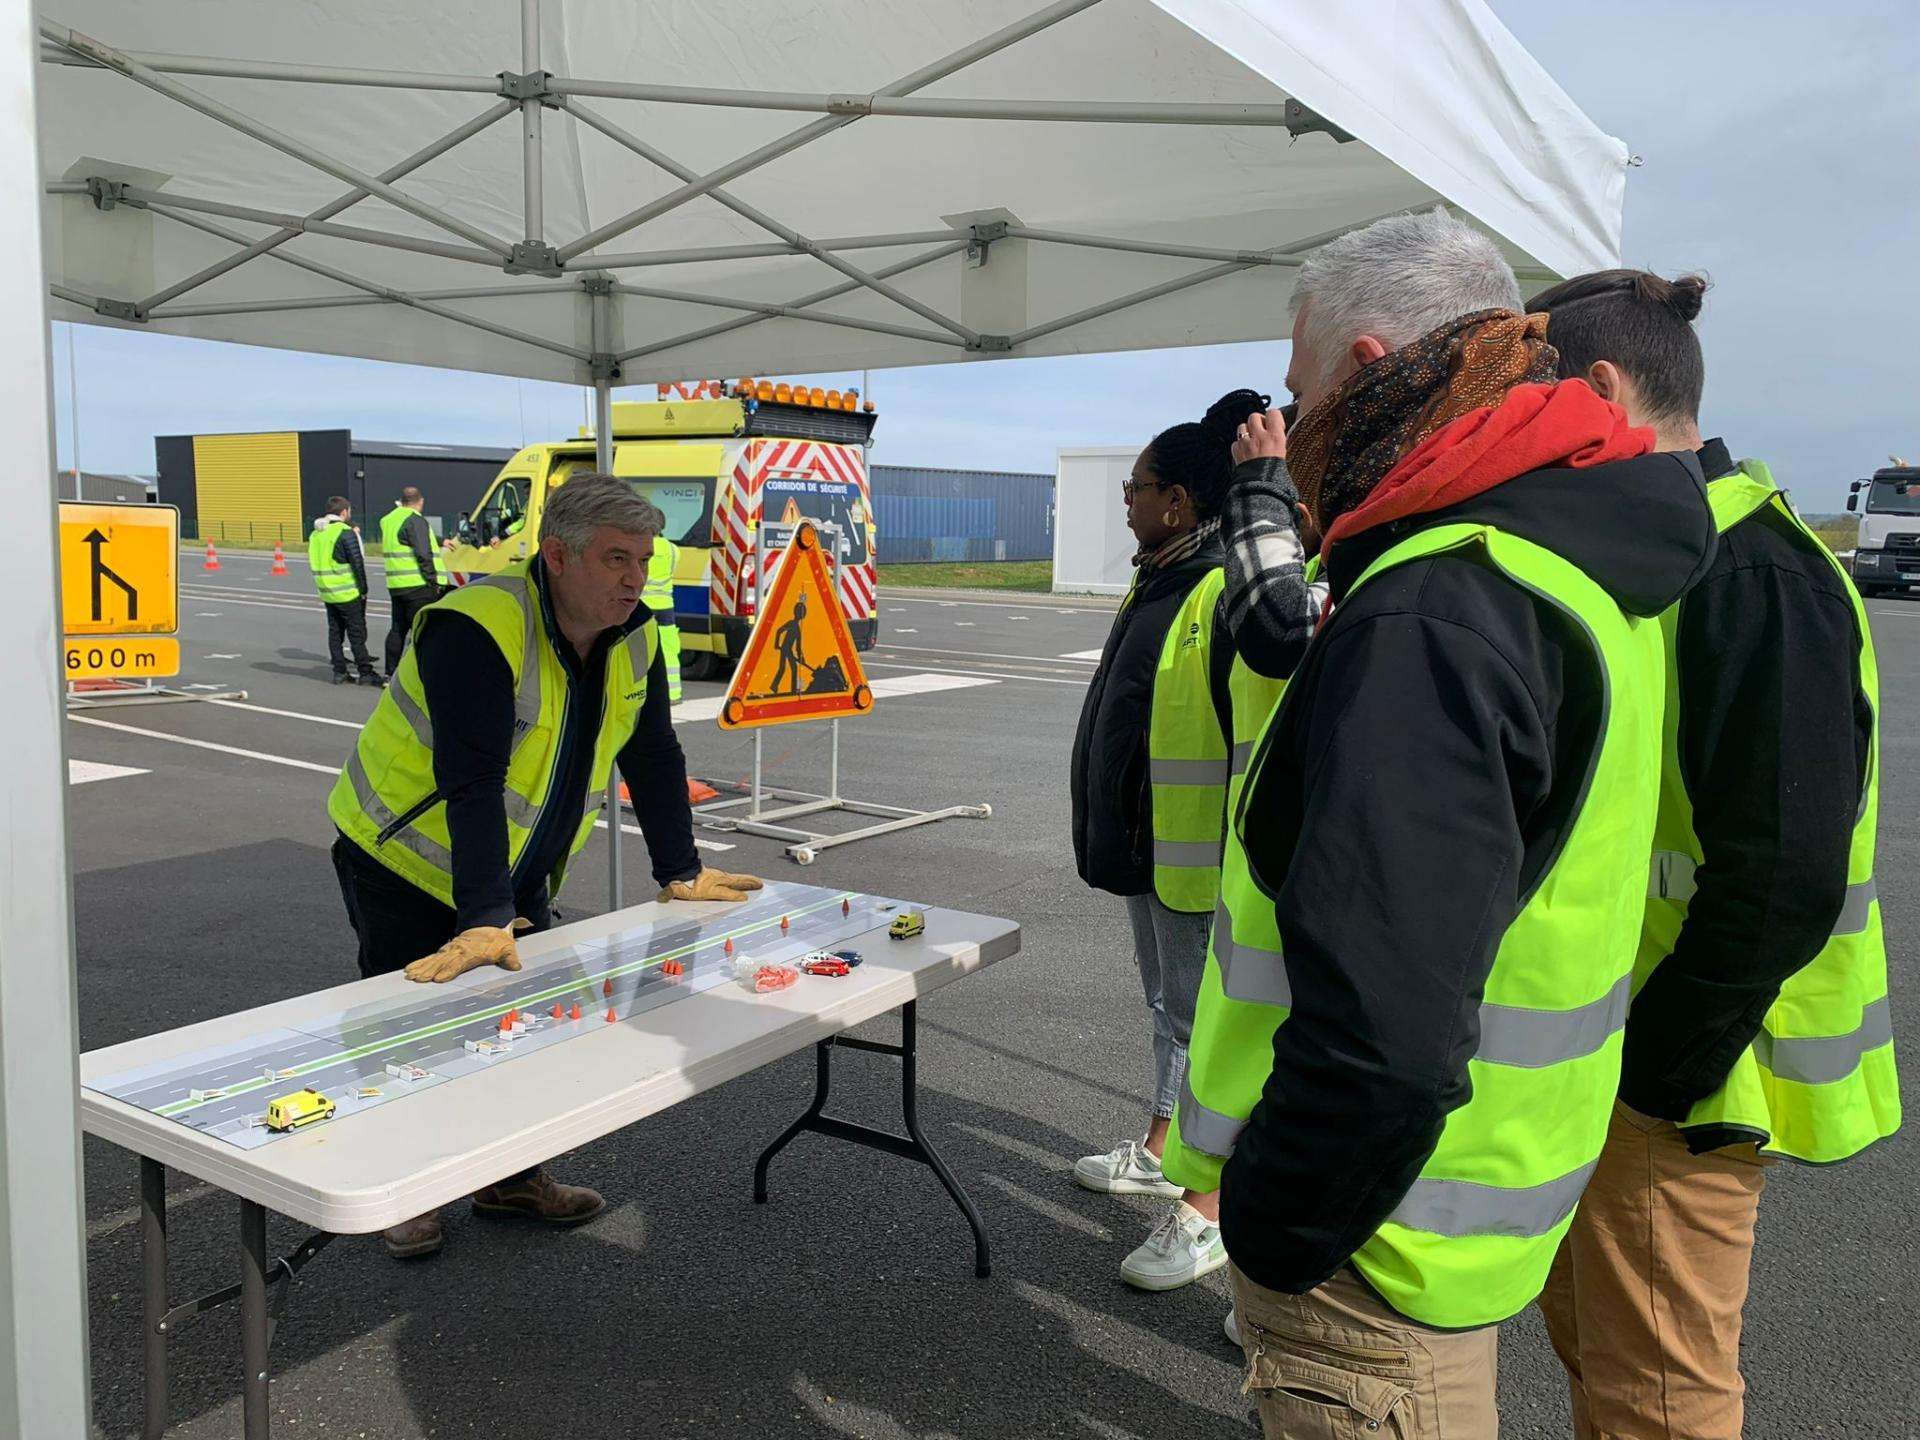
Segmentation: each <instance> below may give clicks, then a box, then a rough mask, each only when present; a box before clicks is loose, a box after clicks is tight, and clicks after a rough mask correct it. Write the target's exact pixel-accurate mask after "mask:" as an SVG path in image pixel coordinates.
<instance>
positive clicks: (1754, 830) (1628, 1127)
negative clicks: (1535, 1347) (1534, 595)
mask: <svg viewBox="0 0 1920 1440" xmlns="http://www.w3.org/2000/svg"><path fill="white" fill-rule="evenodd" d="M1705 291H1706V283H1705V281H1703V280H1702V279H1700V278H1699V277H1698V276H1693V275H1686V276H1682V277H1681V278H1679V279H1677V280H1665V279H1662V278H1661V277H1660V276H1658V275H1653V274H1649V273H1648V272H1646V271H1644V270H1603V271H1600V272H1598V273H1597V274H1592V275H1582V276H1579V277H1578V278H1576V279H1572V280H1568V281H1566V282H1565V283H1563V284H1560V285H1556V286H1554V287H1553V288H1552V289H1551V290H1548V291H1546V292H1544V293H1543V294H1540V295H1537V296H1535V297H1534V300H1533V304H1532V308H1533V309H1534V310H1536V311H1540V312H1544V313H1545V314H1546V316H1547V317H1548V326H1547V338H1548V340H1549V341H1550V342H1551V343H1552V345H1553V347H1554V349H1555V350H1556V351H1558V353H1559V357H1560V361H1559V363H1560V373H1561V374H1562V375H1563V376H1568V377H1577V378H1579V379H1583V380H1585V381H1586V382H1587V383H1588V384H1589V385H1590V386H1591V387H1592V388H1593V390H1594V391H1595V392H1596V393H1597V394H1599V395H1600V396H1601V397H1602V398H1604V399H1607V400H1610V401H1612V402H1613V403H1615V404H1616V405H1618V406H1620V407H1621V408H1622V409H1623V410H1625V411H1626V414H1627V418H1628V419H1629V420H1630V421H1631V422H1632V423H1633V424H1635V425H1644V426H1647V427H1649V428H1651V429H1652V431H1653V433H1654V436H1655V441H1656V445H1657V448H1658V449H1659V450H1662V451H1669V452H1679V453H1686V452H1691V453H1693V454H1694V455H1696V456H1697V457H1698V459H1699V463H1700V468H1701V471H1702V472H1703V473H1704V475H1705V477H1706V481H1707V499H1708V502H1709V504H1710V505H1711V507H1712V510H1713V517H1714V522H1715V526H1716V528H1717V529H1718V531H1719V545H1718V549H1717V551H1716V553H1715V555H1714V559H1713V563H1712V565H1711V567H1710V568H1709V569H1708V570H1707V573H1706V575H1705V576H1704V577H1703V578H1702V579H1701V581H1700V583H1699V584H1698V585H1696V586H1694V587H1693V588H1692V589H1691V590H1689V591H1688V592H1687V594H1686V595H1685V597H1684V598H1682V599H1681V600H1680V602H1679V603H1678V604H1677V605H1674V606H1672V607H1670V608H1668V609H1667V610H1666V611H1665V612H1664V613H1663V614H1662V615H1661V617H1660V624H1661V628H1662V630H1663V632H1664V633H1665V636H1666V638H1667V642H1668V643H1667V650H1668V664H1667V700H1666V704H1667V722H1666V727H1665V733H1664V737H1663V746H1662V758H1661V766H1662V773H1661V784H1660V799H1659V810H1658V819H1657V821H1656V825H1655V831H1654V853H1653V858H1652V862H1651V864H1650V867H1649V875H1648V883H1647V900H1646V913H1645V918H1644V921H1643V926H1642V933H1641V939H1640V949H1639V954H1638V956H1637V958H1636V961H1635V965H1634V973H1633V982H1634V986H1635V995H1634V999H1633V1005H1632V1010H1631V1012H1630V1013H1629V1015H1628V1018H1627V1025H1626V1035H1625V1044H1624V1048H1623V1066H1622V1070H1621V1075H1620V1095H1619V1099H1618V1101H1617V1102H1616V1104H1615V1106H1614V1111H1613V1117H1612V1123H1611V1126H1610V1128H1609V1131H1608V1135H1607V1142H1606V1148H1605V1150H1604V1151H1603V1152H1602V1153H1601V1156H1600V1163H1599V1165H1598V1167H1597V1168H1596V1169H1595V1170H1594V1173H1593V1177H1592V1179H1591V1181H1590V1182H1589V1183H1588V1186H1587V1190H1586V1194H1585V1196H1584V1198H1583V1199H1582V1200H1581V1202H1580V1209H1579V1211H1578V1213H1577V1214H1576V1215H1575V1217H1574V1222H1573V1227H1572V1229H1571V1230H1570V1231H1569V1232H1568V1233H1567V1236H1566V1239H1565V1240H1564V1242H1563V1243H1562V1245H1561V1247H1560V1253H1559V1255H1558V1256H1557V1257H1556V1259H1555V1262H1554V1268H1553V1272H1552V1274H1551V1276H1550V1278H1549V1281H1548V1284H1547V1289H1546V1291H1545V1293H1544V1294H1543V1295H1542V1296H1541V1299H1540V1308H1541V1310H1542V1312H1543V1314H1544V1315H1545V1317H1546V1321H1547V1332H1548V1334H1549V1336H1550V1337H1551V1338H1552V1340H1553V1345H1554V1349H1555V1350H1556V1351H1557V1352H1558V1353H1559V1355H1560V1358H1561V1360H1562V1361H1563V1362H1564V1363H1565V1365H1566V1367H1567V1373H1568V1377H1569V1380H1570V1382H1571V1385H1572V1390H1573V1416H1574V1433H1575V1435H1576V1436H1577V1437H1578V1440H1608V1437H1614V1436H1632V1437H1634V1440H1660V1437H1672V1440H1681V1437H1685V1440H1734V1437H1738V1436H1739V1434H1740V1433H1741V1424H1742V1419H1743V1397H1744V1391H1745V1386H1744V1384H1743V1382H1742V1380H1741V1378H1740V1312H1741V1308H1742V1306H1743V1304H1744V1303H1745V1300H1746V1295H1747V1281H1748V1271H1749V1269H1750V1268H1751V1264H1752V1259H1753V1238H1754V1222H1755V1218H1756V1215H1757V1212H1758V1209H1759V1203H1760V1192H1761V1189H1762V1188H1763V1186H1764V1185H1765V1182H1766V1175H1767V1166H1768V1165H1769V1164H1771V1163H1772V1157H1774V1156H1778V1155H1786V1156H1790V1157H1792V1158H1795V1159H1798V1160H1802V1161H1807V1162H1811V1163H1816V1164H1826V1163H1831V1162H1833V1161H1837V1160H1844V1159H1847V1158H1848V1157H1849V1156H1851V1155H1854V1154H1856V1153H1858V1152H1859V1151H1860V1150H1862V1149H1865V1148H1866V1147H1867V1146H1868V1145H1871V1144H1873V1143H1874V1142H1875V1141H1877V1140H1879V1139H1882V1138H1884V1137H1885V1136H1887V1135H1890V1134H1892V1133H1893V1131H1894V1130H1895V1129H1897V1128H1898V1126H1899V1123H1900V1097H1899V1087H1898V1083H1897V1080H1896V1077H1895V1074H1894V1065H1893V1031H1892V1027H1891V1023H1890V1021H1889V1018H1888V1012H1887V961H1886V945H1885V941H1884V938H1883V935H1882V931H1881V923H1880V906H1879V903H1878V901H1877V899H1876V898H1875V892H1874V884H1873V859H1874V824H1875V820H1876V818H1877V814H1878V809H1879V805H1878V782H1879V774H1878V769H1879V767H1878V766H1877V765H1876V764H1875V762H1874V757H1875V755H1876V753H1877V743H1878V742H1877V737H1876V730H1875V726H1876V720H1875V716H1876V712H1877V709H1878V697H1877V669H1876V666H1875V663H1874V653H1873V636H1872V633H1871V631H1870V630H1869V628H1868V624H1867V618H1866V612H1865V610H1864V609H1863V607H1862V606H1861V604H1860V597H1859V595H1858V594H1857V593H1856V592H1855V590H1854V588H1853V585H1852V583H1851V581H1850V580H1849V579H1848V578H1847V576H1846V574H1845V573H1844V572H1843V571H1842V570H1841V568H1840V566H1839V564H1838V562H1836V561H1835V560H1834V558H1833V556H1832V555H1831V554H1830V553H1829V552H1828V550H1827V548H1826V546H1825V545H1823V544H1822V543H1821V542H1820V541H1819V540H1818V539H1817V538H1816V537H1815V536H1814V535H1813V534H1812V533H1811V532H1809V531H1808V530H1807V528H1806V527H1805V526H1804V525H1803V524H1801V522H1800V520H1799V518H1798V517H1797V516H1796V515H1795V514H1794V512H1793V509H1792V507H1791V506H1790V505H1788V504H1787V501H1786V497H1785V495H1784V493H1783V492H1781V491H1780V490H1779V489H1777V488H1776V487H1775V485H1774V483H1773V478H1772V476H1771V475H1770V474H1769V473H1768V471H1767V467H1766V466H1765V465H1763V464H1761V463H1760V462H1759V461H1757V460H1739V461H1736V460H1734V459H1733V458H1732V456H1731V453H1730V452H1729V451H1728V449H1727V447H1726V445H1725V444H1724V443H1722V442H1721V441H1719V440H1717V439H1716V440H1705V441H1703V440H1702V439H1701V437H1700V429H1699V422H1698V417H1699V413H1700V396H1701V391H1702V388H1703V385H1704V383H1705V377H1706V369H1705V362H1704V360H1703V358H1702V356H1701V350H1700V341H1699V338H1698V337H1697V336H1696V334H1695V333H1694V329H1693V323H1692V322H1693V320H1694V318H1695V317H1696V316H1697V315H1698V314H1699V313H1700V307H1701V300H1702V297H1703V295H1704V294H1705Z"/></svg>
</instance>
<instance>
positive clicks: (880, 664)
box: [866, 660, 1088, 695]
mask: <svg viewBox="0 0 1920 1440" xmlns="http://www.w3.org/2000/svg"><path fill="white" fill-rule="evenodd" d="M866 666H867V668H868V669H869V670H917V669H919V668H920V667H919V666H917V665H904V664H897V663H895V662H894V661H891V660H869V661H867V662H866ZM922 673H924V674H927V675H957V676H961V677H963V678H965V679H969V680H972V679H974V678H975V677H976V676H984V677H985V678H986V681H987V683H989V684H991V683H992V682H993V681H995V680H1031V681H1033V682H1034V683H1035V684H1037V685H1078V686H1079V687H1080V688H1081V689H1082V690H1084V689H1086V688H1087V683H1088V682H1087V681H1085V680H1056V679H1054V678H1053V677H1052V676H1050V675H1007V674H1004V673H1002V672H1001V671H998V670H927V671H923V672H922ZM886 683H887V682H886V681H884V680H878V681H875V682H874V690H873V693H874V694H876V695H878V694H880V693H881V691H880V686H881V685H884V684H886Z"/></svg>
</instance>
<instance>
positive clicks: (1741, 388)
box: [54, 0, 1920, 510]
mask: <svg viewBox="0 0 1920 1440" xmlns="http://www.w3.org/2000/svg"><path fill="white" fill-rule="evenodd" d="M1494 9H1495V11H1496V12H1497V13H1498V14H1499V15H1500V17H1501V18H1502V19H1503V20H1504V21H1505V22H1506V23H1507V24H1508V25H1509V26H1510V27H1511V28H1512V29H1513V30H1514V32H1515V33H1516V34H1517V35H1518V37H1519V39H1520V40H1521V42H1522V43H1523V44H1524V45H1526V46H1527V48H1528V49H1530V50H1531V51H1532V52H1533V54H1534V55H1535V56H1536V57H1537V58H1538V59H1539V60H1540V62H1541V63H1542V64H1543V65H1544V66H1545V67H1546V68H1547V70H1548V71H1549V72H1550V73H1552V74H1553V75H1554V76H1555V78H1557V79H1558V80H1559V81H1560V83H1561V84H1562V85H1564V86H1565V87H1566V89H1567V90H1568V92H1569V93H1570V94H1572V96H1573V97H1574V99H1575V100H1576V101H1577V102H1578V103H1579V104H1580V105H1581V106H1582V108H1584V109H1585V110H1586V112H1587V113H1588V114H1589V115H1591V116H1592V117H1593V118H1594V120H1595V121H1596V122H1597V123H1598V124H1600V125H1601V126H1602V127H1603V128H1604V129H1606V130H1608V131H1610V132H1611V133H1613V134H1615V135H1618V136H1620V137H1621V138H1622V139H1624V140H1625V141H1626V142H1627V144H1628V145H1629V146H1630V147H1631V148H1632V150H1633V151H1634V152H1635V153H1636V154H1638V155H1640V156H1642V157H1644V160H1645V164H1644V165H1643V166H1641V167H1640V168H1637V169H1635V170H1633V171H1631V172H1630V175H1629V178H1628V184H1627V208H1626V223H1625V234H1624V244H1623V251H1624V258H1625V260H1626V262H1627V263H1628V264H1632V265H1642V266H1646V267H1648V268H1650V269H1655V270H1659V271H1662V272H1663V273H1675V272H1678V271H1681V270H1701V271H1704V272H1706V273H1707V274H1708V275H1710V276H1711V278H1712V280H1713V282H1714V288H1713V290H1712V291H1711V292H1710V293H1709V295H1708V298H1707V309H1706V313H1705V315H1704V316H1703V317H1702V320H1701V334H1702V338H1703V340H1704V342H1705V344H1706V348H1707V396H1706V414H1705V417H1704V424H1705V427H1706V429H1707V430H1708V432H1709V433H1716V434H1723V435H1725V436H1726V438H1727V440H1728V443H1729V444H1730V445H1731V447H1732V449H1733V451H1734V453H1735V454H1736V455H1757V456H1760V457H1763V458H1765V459H1767V460H1768V461H1770V462H1771V463H1772V465H1773V469H1774V474H1775V476H1776V478H1778V479H1779V480H1780V481H1781V482H1782V483H1783V484H1786V485H1788V486H1790V487H1791V488H1792V489H1793V490H1794V492H1795V496H1796V499H1797V500H1798V502H1799V504H1800V506H1801V508H1803V509H1807V510H1837V509H1838V508H1840V505H1841V503H1842V499H1843V497H1844V494H1845V486H1846V482H1847V481H1848V480H1850V479H1853V478H1856V477H1858V476H1862V475H1865V474H1867V473H1869V472H1870V471H1871V470H1872V469H1873V468H1874V467H1875V466H1877V465H1883V464H1885V463H1886V456H1887V454H1888V453H1889V452H1890V451H1896V452H1899V453H1902V454H1904V455H1906V456H1907V457H1909V458H1914V457H1915V456H1916V455H1920V344H1917V343H1916V336H1920V5H1917V4H1915V3H1913V0H1891V3H1885V4H1868V3H1849V0H1841V3H1827V4H1813V5H1810V4H1805V3H1756V0H1745V3H1705V0H1687V3H1685V4H1680V5H1675V4H1671V3H1664V4H1654V3H1646V0H1627V3H1616V4H1614V5H1611V6H1605V7H1600V6H1578V7H1573V6H1562V5H1558V4H1553V5H1548V4H1539V3H1533V4H1521V3H1516V0H1495V3H1494ZM54 330H55V335H54V379H55V393H56V401H57V408H58V411H59V431H58V443H59V453H60V463H61V464H62V465H63V466H65V465H68V464H70V463H71V450H70V444H71V434H72V430H71V421H72V416H71V413H70V393H71V392H70V390H69V385H68V353H67V352H68V345H69V335H70V332H71V330H72V327H70V326H67V325H64V324H61V325H56V326H55V327H54ZM1285 370H1286V346H1285V344H1284V343H1283V342H1274V343H1270V344H1258V345H1232V346H1214V347H1205V348H1197V349H1187V350H1172V351H1152V352H1145V353H1134V354H1128V355H1105V356H1087V357H1072V358H1062V359H1047V360H1013V361H998V362H994V363H992V364H975V365H949V366H929V367H925V368H921V369H915V370H897V371H884V372H876V373H875V374H874V375H873V377H872V382H871V389H870V394H871V396H872V398H874V399H876V400H877V401H878V402H879V405H880V412H881V423H880V426H879V428H878V430H877V432H876V439H877V442H878V443H877V445H876V448H875V456H874V458H875V459H876V460H880V461H884V462H888V463H893V464H921V465H944V466H954V467H962V468H974V467H979V468H988V469H1005V470H1035V471H1051V470H1052V469H1053V465H1054V452H1055V451H1056V450H1057V449H1059V448H1060V447H1062V446H1068V445H1107V444H1137V443H1142V442H1144V441H1145V440H1146V439H1147V438H1149V437H1150V436H1151V435H1152V433H1153V432H1154V431H1156V430H1158V429H1160V428H1161V427H1162V426H1164V425H1167V424H1171V423H1173V422H1174V421H1177V420H1182V419H1188V418H1193V417H1196V416H1198V415H1199V414H1200V413H1201V411H1202V410H1203V409H1204V408H1205V406H1206V405H1207V404H1208V403H1209V402H1211V401H1212V400H1213V399H1214V398H1215V397H1216V396H1218V395H1220V394H1222V393H1224V392H1225V391H1227V390H1230V389H1234V388H1236V387H1238V386H1241V385H1252V386H1255V387H1256V388H1259V389H1262V390H1267V391H1270V392H1277V391H1279V390H1280V389H1281V388H1282V386H1281V376H1282V375H1283V374H1284V373H1285ZM77 375H78V392H79V422H80V424H79V430H80V457H81V461H82V463H83V464H84V465H85V467H86V468H87V469H89V470H100V471H132V472H145V473H151V472H152V470H153V469H154V460H153V437H154V436H155V435H156V434H178V433H183V432H196V431H220V430H247V429H302V428H313V427H344V428H348V429H351V430H353V431H354V432H355V433H356V434H358V435H360V436H362V437H364V438H369V439H380V440H426V441H441V442H449V443H466V444H492V445H518V444H520V443H522V442H525V441H532V440H537V439H541V438H544V437H551V436H555V435H559V434H571V433H572V432H573V430H574V428H575V427H577V426H578V425H579V424H580V421H581V415H582V401H581V395H582V392H581V391H580V390H579V389H577V388H574V387H570V386H562V385H552V384H545V383H541V382H535V381H524V382H516V381H513V380H509V379H504V378H500V377H495V376H487V375H465V374H455V373H451V372H447V371H440V370H429V369H424V368H419V367H413V366H399V365H386V364H379V363H375V362H370V361H355V360H343V359H336V358H333V357H328V356H314V355H299V354H294V353H291V352H279V351H271V350H262V349H255V348H251V347H242V346H235V345H220V344H214V343H209V342H204V341H195V340H185V339H178V338H172V337H167V336H162V335H142V334H137V333H131V332H126V331H114V330H104V329H99V328H94V327H81V328H80V331H79V348H78V353H77ZM821 383H826V384H839V385H845V384H849V383H852V384H857V383H859V382H858V377H857V376H855V377H849V376H845V375H837V376H831V377H823V378H822V380H821ZM632 393H633V394H634V395H636V396H638V395H642V394H643V392H642V391H638V390H637V391H634V392H632ZM644 394H645V395H648V396H650V394H651V387H646V389H645V391H644Z"/></svg>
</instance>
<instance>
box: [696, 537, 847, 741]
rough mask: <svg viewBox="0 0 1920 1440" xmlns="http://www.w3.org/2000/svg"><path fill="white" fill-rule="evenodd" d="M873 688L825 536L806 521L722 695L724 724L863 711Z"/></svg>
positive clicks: (742, 725)
mask: <svg viewBox="0 0 1920 1440" xmlns="http://www.w3.org/2000/svg"><path fill="white" fill-rule="evenodd" d="M871 709H873V691H872V690H871V689H869V688H868V686H867V677H866V673H865V672H864V671H863V670H862V669H861V668H860V657H859V655H858V654H857V653H856V652H855V651H854V648H853V632H852V631H851V630H849V629H848V628H847V617H846V615H845V614H844V613H843V612H842V611H841V609H840V597H839V596H837V595H836V594H834V591H833V576H832V575H831V573H830V572H829V570H828V567H827V559H826V556H825V555H823V554H821V552H820V537H819V535H818V533H817V532H816V531H815V530H814V528H813V525H812V523H811V522H802V523H801V525H800V526H799V527H798V528H797V529H796V530H795V531H794V532H793V539H792V540H790V541H789V542H788V543H787V548H786V553H785V555H784V556H783V557H782V558H781V561H780V568H779V570H778V571H776V572H775V574H774V577H773V586H772V588H771V589H770V590H769V591H768V593H767V598H766V603H765V604H763V605H762V606H761V607H760V614H759V616H758V617H757V618H756V619H755V621H754V625H753V633H752V634H751V635H749V636H748V637H747V648H746V652H745V653H744V654H743V655H741V657H740V665H739V667H738V668H737V669H736V670H735V671H734V672H733V683H732V684H731V685H729V686H728V687H727V697H726V699H725V700H723V701H721V702H720V717H719V718H720V728H721V729H722V730H745V729H749V728H751V727H753V726H755V725H784V724H786V723H788V722H789V721H793V720H824V719H831V718H832V717H834V716H836V715H864V714H866V713H867V712H868V711H870V710H871Z"/></svg>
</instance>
